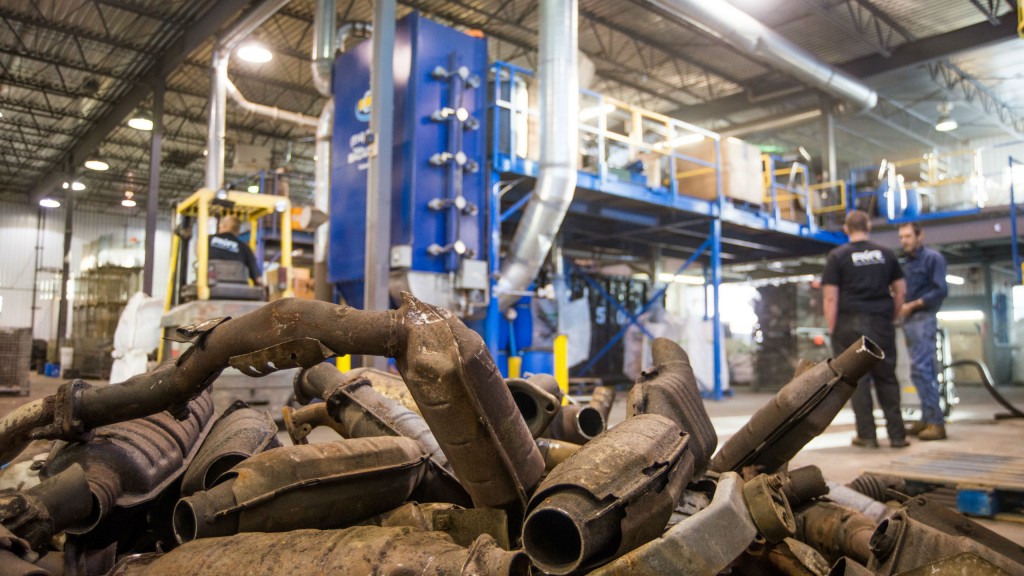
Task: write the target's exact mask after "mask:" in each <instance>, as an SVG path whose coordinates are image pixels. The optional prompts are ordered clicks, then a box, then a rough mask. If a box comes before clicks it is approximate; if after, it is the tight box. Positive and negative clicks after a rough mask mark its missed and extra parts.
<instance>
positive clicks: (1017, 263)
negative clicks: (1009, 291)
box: [1009, 156, 1024, 284]
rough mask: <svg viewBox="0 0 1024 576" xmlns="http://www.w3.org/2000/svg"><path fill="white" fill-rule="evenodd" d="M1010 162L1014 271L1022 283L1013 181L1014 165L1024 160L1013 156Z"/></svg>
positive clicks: (1011, 233) (1021, 164) (1020, 163)
mask: <svg viewBox="0 0 1024 576" xmlns="http://www.w3.org/2000/svg"><path fill="white" fill-rule="evenodd" d="M1009 164H1010V237H1011V238H1013V241H1012V243H1011V245H1012V247H1013V271H1014V274H1016V276H1017V284H1020V283H1021V269H1020V251H1019V249H1018V247H1017V198H1016V191H1015V190H1014V186H1013V181H1014V180H1015V178H1014V174H1013V168H1014V165H1015V164H1016V165H1018V166H1024V162H1020V161H1019V160H1017V159H1015V158H1014V157H1013V156H1011V157H1010V159H1009Z"/></svg>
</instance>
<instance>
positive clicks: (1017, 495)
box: [865, 449, 1024, 518]
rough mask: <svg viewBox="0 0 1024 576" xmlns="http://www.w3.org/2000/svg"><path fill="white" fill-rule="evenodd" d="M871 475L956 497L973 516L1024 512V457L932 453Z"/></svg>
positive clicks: (891, 464) (907, 458)
mask: <svg viewBox="0 0 1024 576" xmlns="http://www.w3.org/2000/svg"><path fill="white" fill-rule="evenodd" d="M865 472H866V473H869V474H889V475H892V476H899V477H900V478H903V479H904V480H906V482H907V490H908V491H909V492H922V491H924V492H930V491H933V490H936V489H939V490H940V491H945V492H946V493H948V492H949V491H950V490H954V491H955V494H956V509H957V510H958V511H960V512H962V513H964V514H968V515H971V516H984V517H990V518H991V517H995V516H998V515H1003V514H1019V513H1021V512H1024V456H1009V455H1006V454H985V453H977V452H962V451H957V450H941V449H939V450H930V451H927V452H920V453H917V454H910V455H907V456H905V457H903V458H898V459H896V460H893V461H892V462H889V463H888V464H884V465H881V466H879V467H876V468H872V469H869V470H865Z"/></svg>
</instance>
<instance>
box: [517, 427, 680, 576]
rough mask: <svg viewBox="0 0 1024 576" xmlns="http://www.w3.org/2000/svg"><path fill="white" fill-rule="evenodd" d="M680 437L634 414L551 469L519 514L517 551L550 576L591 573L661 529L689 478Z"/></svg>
mask: <svg viewBox="0 0 1024 576" xmlns="http://www.w3.org/2000/svg"><path fill="white" fill-rule="evenodd" d="M687 443H688V437H687V435H686V434H684V433H683V432H682V431H681V430H680V429H679V426H677V425H676V424H675V423H674V422H672V421H671V420H669V419H668V418H665V417H663V416H659V415H656V414H641V415H639V416H637V417H635V418H631V419H629V420H626V421H625V422H623V423H622V424H619V425H618V426H616V427H614V428H612V429H610V430H608V431H607V432H605V433H604V434H601V435H600V436H598V437H597V438H595V439H594V440H593V441H591V442H589V443H588V444H586V445H584V446H583V447H582V448H580V450H579V452H577V453H576V454H574V455H573V456H571V457H569V459H567V460H565V461H564V462H562V463H561V464H559V465H558V466H556V467H555V469H554V470H552V471H551V473H549V474H548V476H547V478H546V479H545V480H544V482H542V483H541V485H540V486H539V487H538V488H537V491H536V492H535V493H534V495H533V497H532V498H531V499H530V504H529V506H528V507H527V516H526V521H525V523H524V525H523V548H524V549H525V550H526V553H527V555H529V556H530V559H531V560H533V563H534V564H535V565H536V566H537V567H538V568H540V569H541V570H544V571H545V572H549V573H552V574H568V573H571V572H575V571H578V570H584V569H587V568H590V567H593V566H597V565H600V564H603V563H604V562H607V561H609V560H612V559H614V558H616V557H617V556H620V555H622V554H624V553H626V552H628V551H630V550H632V549H633V548H636V547H637V546H639V545H641V544H643V543H644V542H647V541H649V540H651V539H653V538H655V537H657V536H658V535H660V534H661V532H662V531H663V530H664V528H665V525H666V524H667V523H668V520H669V517H670V516H671V515H672V510H673V509H674V508H675V505H676V501H677V500H678V499H679V496H680V494H681V493H682V491H683V488H685V487H686V484H687V483H688V482H689V480H690V478H691V477H692V474H693V458H692V455H690V454H689V453H688V452H687V450H686V448H687Z"/></svg>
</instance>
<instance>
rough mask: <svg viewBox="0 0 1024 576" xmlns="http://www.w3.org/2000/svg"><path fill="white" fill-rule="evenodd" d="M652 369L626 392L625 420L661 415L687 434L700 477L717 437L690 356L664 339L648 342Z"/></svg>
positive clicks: (716, 444) (676, 345) (713, 450)
mask: <svg viewBox="0 0 1024 576" xmlns="http://www.w3.org/2000/svg"><path fill="white" fill-rule="evenodd" d="M651 358H652V360H653V362H654V367H653V368H651V369H650V370H648V371H647V372H644V373H643V374H642V375H641V376H640V378H639V379H638V380H637V382H636V384H634V385H633V389H632V390H630V391H629V398H628V400H627V402H626V417H627V418H632V417H633V416H635V415H637V414H660V415H662V416H664V417H666V418H668V419H669V420H672V421H673V422H675V423H676V425H678V426H679V428H680V429H681V430H682V431H683V432H686V433H687V434H690V436H691V438H690V446H689V448H688V450H689V451H690V452H691V453H692V454H693V456H694V459H695V462H696V468H697V470H696V471H695V474H702V473H703V470H704V469H705V468H706V467H707V463H708V460H710V459H711V455H712V454H713V453H714V452H715V448H716V447H717V446H718V435H717V434H716V433H715V427H714V426H713V425H712V424H711V418H710V417H709V416H708V413H707V410H706V409H705V408H704V400H703V399H701V397H700V389H699V388H698V387H697V378H696V377H695V376H694V375H693V368H692V367H691V366H690V357H689V356H687V354H686V351H684V350H683V349H682V347H680V346H679V345H678V344H676V343H675V342H673V341H672V340H669V339H667V338H656V339H655V340H654V342H652V343H651Z"/></svg>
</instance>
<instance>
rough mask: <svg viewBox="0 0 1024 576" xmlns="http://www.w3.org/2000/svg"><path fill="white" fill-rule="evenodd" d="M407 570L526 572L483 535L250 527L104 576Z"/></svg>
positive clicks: (526, 565)
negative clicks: (470, 538) (461, 541)
mask: <svg viewBox="0 0 1024 576" xmlns="http://www.w3.org/2000/svg"><path fill="white" fill-rule="evenodd" d="M286 573H287V574H331V575H332V576H365V575H367V574H395V575H398V574H409V575H412V574H415V575H417V576H456V575H461V576H527V575H528V574H529V573H530V562H529V560H528V559H527V558H526V556H525V555H524V554H523V553H522V552H509V551H506V550H502V549H501V548H499V547H498V546H497V544H495V542H494V539H493V538H491V537H490V536H487V535H483V536H480V537H479V538H477V539H476V541H474V542H473V544H472V545H471V546H470V547H469V548H468V549H467V548H463V547H462V546H459V545H457V544H455V543H454V542H452V539H451V538H450V537H449V536H448V535H447V534H444V533H441V532H422V531H419V530H416V529H413V528H409V527H388V528H383V527H379V526H355V527H352V528H347V529H344V530H294V531H291V532H286V533H280V534H263V533H258V532H252V533H243V534H236V535H234V536H228V537H223V538H204V539H201V540H195V541H193V542H189V543H188V544H185V545H183V546H180V547H178V548H176V549H174V550H172V551H170V552H168V553H167V554H164V555H163V556H159V555H156V554H148V555H141V556H136V557H127V558H125V559H123V560H121V561H120V562H119V563H118V564H117V566H115V567H114V569H113V570H112V571H111V572H110V574H109V576H194V575H195V574H204V575H207V576H234V575H237V574H286Z"/></svg>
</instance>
